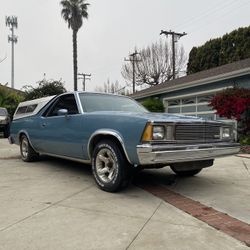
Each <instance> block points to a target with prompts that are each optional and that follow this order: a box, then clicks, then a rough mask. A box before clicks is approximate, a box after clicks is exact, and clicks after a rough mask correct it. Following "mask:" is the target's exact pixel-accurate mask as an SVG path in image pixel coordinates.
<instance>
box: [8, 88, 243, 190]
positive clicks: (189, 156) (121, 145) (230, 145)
mask: <svg viewBox="0 0 250 250" xmlns="http://www.w3.org/2000/svg"><path fill="white" fill-rule="evenodd" d="M35 102H36V100H34V102H33V104H32V105H33V112H31V113H30V115H29V113H26V114H25V115H23V116H22V115H19V116H17V117H14V120H13V122H12V125H11V134H10V137H9V140H10V142H11V143H15V144H18V145H20V152H21V157H22V160H23V161H25V162H30V161H34V160H37V159H38V157H39V155H43V154H44V155H50V156H55V157H60V158H64V159H69V160H75V161H80V162H83V163H87V164H91V165H92V172H93V176H94V179H95V181H96V183H97V185H98V186H99V187H100V188H101V189H102V190H105V191H108V192H115V191H117V190H119V189H121V188H124V187H126V186H127V185H128V184H129V181H130V179H131V177H132V176H133V173H134V171H135V170H137V169H143V168H156V167H157V168H158V167H164V166H170V168H171V169H172V170H173V171H174V172H175V173H176V174H177V175H182V176H193V175H195V174H198V173H199V172H200V171H201V170H202V169H203V168H205V167H210V166H212V165H213V161H214V158H216V157H222V156H228V155H233V154H236V153H237V152H238V151H239V144H237V143H235V142H234V136H233V131H232V128H231V127H230V126H229V125H225V124H223V123H220V122H215V121H207V120H203V119H201V118H195V117H187V116H177V115H170V114H167V113H161V114H156V113H150V112H148V111H147V110H146V109H145V108H144V107H142V106H141V105H140V104H138V103H137V102H136V101H134V100H132V99H130V98H128V97H125V96H118V95H111V94H100V93H87V92H73V93H65V94H62V95H59V96H56V97H53V98H50V100H49V101H48V102H47V104H44V105H42V108H41V109H40V110H37V111H36V112H34V107H35V106H36V105H34V103H35ZM29 108H30V107H29V105H28V104H27V106H26V105H22V110H23V111H24V110H26V111H27V112H28V110H29ZM30 109H31V108H30ZM17 113H18V109H17Z"/></svg>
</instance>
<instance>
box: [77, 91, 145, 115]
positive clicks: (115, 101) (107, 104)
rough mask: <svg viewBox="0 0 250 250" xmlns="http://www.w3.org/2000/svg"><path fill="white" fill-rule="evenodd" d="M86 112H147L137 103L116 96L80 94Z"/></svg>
mask: <svg viewBox="0 0 250 250" xmlns="http://www.w3.org/2000/svg"><path fill="white" fill-rule="evenodd" d="M79 96H80V100H81V103H82V107H83V110H84V112H95V111H126V112H134V113H141V112H147V110H146V109H145V108H143V107H142V106H141V105H139V104H138V103H137V102H136V101H134V100H132V99H130V98H127V97H123V96H116V95H102V94H84V93H82V94H79Z"/></svg>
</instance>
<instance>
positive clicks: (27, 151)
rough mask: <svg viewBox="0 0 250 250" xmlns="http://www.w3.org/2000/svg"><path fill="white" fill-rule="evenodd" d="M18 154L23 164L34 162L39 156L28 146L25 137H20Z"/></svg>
mask: <svg viewBox="0 0 250 250" xmlns="http://www.w3.org/2000/svg"><path fill="white" fill-rule="evenodd" d="M20 153H21V157H22V160H23V161H25V162H32V161H36V160H37V159H38V158H39V154H38V153H37V152H35V150H34V149H33V148H32V147H31V146H30V143H29V140H28V138H27V136H26V135H22V136H21V139H20Z"/></svg>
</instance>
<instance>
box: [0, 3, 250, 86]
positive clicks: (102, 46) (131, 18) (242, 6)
mask: <svg viewBox="0 0 250 250" xmlns="http://www.w3.org/2000/svg"><path fill="white" fill-rule="evenodd" d="M0 1H1V9H0V60H1V59H3V58H5V57H7V58H6V59H5V60H4V61H3V62H2V63H0V83H1V84H6V83H8V86H10V85H11V84H10V82H11V45H10V43H8V39H7V37H8V34H10V30H9V28H8V27H6V25H5V16H12V15H14V16H17V18H18V29H17V30H15V34H16V35H17V36H18V43H17V44H16V45H15V88H16V89H21V88H22V87H23V86H25V85H32V86H33V87H37V82H38V81H40V80H42V79H44V78H45V79H47V80H50V79H54V80H61V81H63V82H64V85H65V87H66V89H67V90H68V91H72V90H73V59H72V31H71V30H70V29H68V26H67V24H66V22H65V21H64V20H63V19H62V17H61V6H60V1H59V0H23V1H20V0H0ZM87 2H88V3H89V4H90V5H89V9H88V13H89V18H88V19H87V20H84V22H83V26H82V28H81V29H80V30H79V32H78V72H79V73H86V74H91V80H90V81H87V82H86V90H87V91H94V90H95V89H96V87H101V86H103V84H104V82H107V79H110V81H111V82H115V81H116V80H118V81H119V84H120V85H121V86H125V85H126V82H125V80H124V79H123V77H122V75H121V68H122V65H123V64H124V58H126V57H128V55H129V54H130V53H132V52H133V50H134V48H135V46H136V47H137V48H139V49H140V48H143V47H146V46H148V45H150V44H152V43H155V42H158V41H159V40H160V39H163V40H164V39H166V37H164V36H160V35H159V34H160V32H161V30H167V31H169V30H173V31H175V32H178V33H183V32H186V33H187V35H186V36H183V37H182V38H181V39H180V40H179V41H178V43H179V45H182V46H183V47H184V49H185V52H186V54H187V56H188V53H189V51H190V50H191V49H192V47H193V46H200V45H202V44H204V43H205V42H206V41H207V40H209V39H212V38H216V37H220V36H222V35H224V34H225V33H229V32H230V31H232V30H234V29H237V28H239V27H246V26H249V25H250V18H249V13H250V0H209V1H207V0H188V1H181V0H154V1H149V0H87ZM78 89H79V90H81V89H82V83H81V80H79V82H78Z"/></svg>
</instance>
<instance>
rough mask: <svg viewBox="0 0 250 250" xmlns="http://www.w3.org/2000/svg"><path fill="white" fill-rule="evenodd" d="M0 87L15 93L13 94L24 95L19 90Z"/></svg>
mask: <svg viewBox="0 0 250 250" xmlns="http://www.w3.org/2000/svg"><path fill="white" fill-rule="evenodd" d="M0 87H1V88H4V89H6V90H8V91H12V92H15V93H17V94H21V95H23V94H24V92H23V91H21V90H18V89H13V88H10V87H8V86H5V85H2V84H1V83H0Z"/></svg>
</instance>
